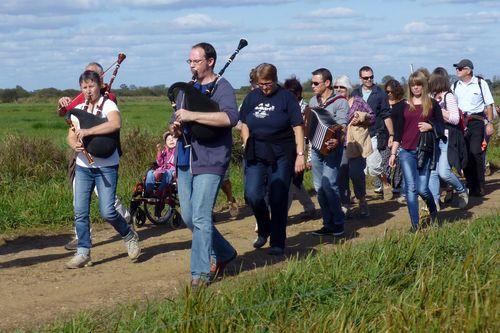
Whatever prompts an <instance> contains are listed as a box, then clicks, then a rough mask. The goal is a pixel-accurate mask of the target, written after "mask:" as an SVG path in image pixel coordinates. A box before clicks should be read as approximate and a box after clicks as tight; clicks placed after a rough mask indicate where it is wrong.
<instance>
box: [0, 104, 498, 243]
mask: <svg viewBox="0 0 500 333" xmlns="http://www.w3.org/2000/svg"><path fill="white" fill-rule="evenodd" d="M242 98H243V96H238V99H239V100H241V99H242ZM55 105H56V101H53V103H39V104H30V103H19V104H0V115H1V116H2V122H0V169H1V170H2V172H1V173H0V234H1V233H5V232H12V231H14V230H17V231H19V230H21V231H22V230H24V229H30V228H33V227H40V226H46V227H50V228H60V227H61V226H68V227H69V226H71V225H72V223H73V208H72V194H71V188H70V186H69V184H68V182H67V180H66V172H65V170H66V157H65V156H66V155H67V154H69V149H68V147H67V144H66V142H65V141H66V140H65V138H66V134H67V130H68V129H67V127H66V124H65V122H64V120H63V119H62V118H61V117H58V116H57V114H56V108H55ZM119 107H120V110H121V112H122V119H123V130H122V143H123V148H124V155H123V158H122V160H121V162H120V174H119V182H118V188H117V193H118V196H119V197H120V198H121V199H122V201H123V202H124V203H125V204H128V201H129V199H130V195H131V191H132V188H133V186H134V185H135V183H137V182H138V181H139V180H140V179H141V177H142V176H143V174H144V172H145V170H146V169H147V167H148V165H149V164H150V162H152V161H153V160H154V150H155V148H154V147H155V145H156V143H158V142H160V141H161V135H162V133H163V132H164V130H165V128H166V126H167V123H168V121H169V119H170V116H171V112H172V108H171V106H170V104H169V102H168V101H167V99H166V98H157V97H148V98H140V97H135V98H126V97H124V98H121V99H120V104H119ZM234 138H235V140H236V141H235V145H234V147H235V148H234V150H233V152H235V153H236V154H233V163H232V166H231V170H230V174H231V181H232V187H233V194H234V196H235V197H236V199H237V201H238V202H239V203H243V170H242V169H241V167H240V159H241V149H239V147H240V145H241V144H240V143H238V140H239V138H238V135H237V134H236V133H235V135H234ZM20 147H22V149H20ZM40 151H42V152H43V154H41V153H39V152H40ZM488 160H489V161H490V162H491V163H492V164H493V165H494V166H496V167H500V141H499V137H498V135H496V136H495V137H494V138H493V139H492V141H491V143H490V146H489V150H488ZM311 178H312V176H311V172H307V173H306V176H305V183H304V184H305V186H306V188H307V189H312V179H311ZM367 186H368V187H370V186H371V182H367ZM26 199H28V200H26ZM93 201H95V200H93ZM225 202H226V198H225V196H224V194H222V193H219V197H218V199H217V204H216V206H217V208H218V207H220V206H221V205H223V204H224V203H225ZM96 207H97V205H96V203H95V202H94V204H93V206H92V215H91V218H92V220H93V222H100V221H101V220H100V219H99V217H98V212H97V209H96Z"/></svg>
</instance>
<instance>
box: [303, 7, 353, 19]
mask: <svg viewBox="0 0 500 333" xmlns="http://www.w3.org/2000/svg"><path fill="white" fill-rule="evenodd" d="M356 16H359V14H358V13H356V12H355V11H354V10H353V9H351V8H347V7H335V8H323V9H317V10H313V11H311V12H309V13H306V14H303V15H301V16H300V17H304V18H351V17H356Z"/></svg>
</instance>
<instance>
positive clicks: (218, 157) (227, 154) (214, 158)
mask: <svg viewBox="0 0 500 333" xmlns="http://www.w3.org/2000/svg"><path fill="white" fill-rule="evenodd" d="M182 98H183V94H182V92H181V93H179V95H178V96H177V103H176V104H177V105H179V106H180V105H182V104H183V103H182V102H181V101H182ZM211 99H212V100H213V101H215V102H217V104H219V110H220V111H221V112H225V113H226V114H227V116H228V117H229V121H230V122H231V125H230V126H231V127H233V126H235V125H236V123H237V122H238V106H237V105H236V96H235V95H234V89H233V87H232V86H231V84H230V83H229V82H228V81H227V80H226V79H224V78H220V79H219V82H218V83H217V85H216V88H215V91H214V93H213V95H212V97H211ZM191 111H196V110H191ZM173 120H174V114H173V115H172V119H171V122H173ZM232 144H233V138H232V135H231V131H226V132H224V134H222V135H221V136H220V137H219V138H217V139H216V140H215V141H212V142H210V143H209V144H204V143H201V142H198V141H197V140H196V139H195V138H191V148H190V152H189V153H190V168H191V173H192V174H193V175H198V174H207V173H208V174H216V175H224V173H225V172H226V170H227V168H228V166H229V161H230V160H231V147H232ZM181 149H183V147H182V140H179V141H178V142H177V149H176V156H175V161H176V164H177V158H178V155H179V151H180V150H181Z"/></svg>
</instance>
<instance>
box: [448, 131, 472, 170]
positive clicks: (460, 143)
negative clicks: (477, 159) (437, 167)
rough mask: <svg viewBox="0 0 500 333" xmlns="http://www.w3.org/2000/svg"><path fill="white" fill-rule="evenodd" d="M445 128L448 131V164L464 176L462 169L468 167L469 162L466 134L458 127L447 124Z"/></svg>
mask: <svg viewBox="0 0 500 333" xmlns="http://www.w3.org/2000/svg"><path fill="white" fill-rule="evenodd" d="M445 128H446V129H447V130H448V163H450V166H451V167H452V168H455V170H457V172H459V173H460V174H462V169H464V168H465V167H466V166H467V162H468V157H467V146H466V145H465V138H464V134H463V133H462V131H461V130H460V129H459V128H458V126H453V125H451V124H446V125H445Z"/></svg>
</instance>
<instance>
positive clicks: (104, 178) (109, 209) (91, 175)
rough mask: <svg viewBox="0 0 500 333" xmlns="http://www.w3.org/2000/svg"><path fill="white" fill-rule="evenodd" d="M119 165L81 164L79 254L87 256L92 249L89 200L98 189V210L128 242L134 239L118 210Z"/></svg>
mask: <svg viewBox="0 0 500 333" xmlns="http://www.w3.org/2000/svg"><path fill="white" fill-rule="evenodd" d="M117 181H118V165H115V166H110V167H102V168H84V167H81V166H79V165H77V166H76V170H75V190H74V196H75V197H74V204H75V205H74V208H75V228H76V234H77V236H78V245H77V253H80V254H85V255H88V254H89V253H90V248H91V246H92V244H91V240H90V218H89V216H90V198H91V197H92V192H93V191H94V186H95V187H97V192H98V193H99V197H98V200H99V211H100V212H101V216H102V218H103V219H104V220H106V221H107V222H108V223H109V224H111V225H112V226H113V227H114V228H115V230H116V231H118V233H119V234H120V236H122V237H123V239H124V240H128V239H130V238H132V237H133V233H132V230H131V229H130V226H129V225H128V224H127V222H126V221H125V219H124V218H123V217H122V216H121V215H120V214H118V213H117V211H116V209H115V197H116V183H117Z"/></svg>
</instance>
